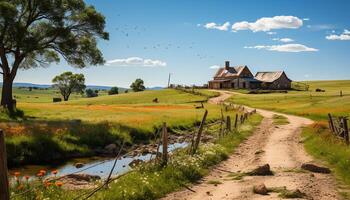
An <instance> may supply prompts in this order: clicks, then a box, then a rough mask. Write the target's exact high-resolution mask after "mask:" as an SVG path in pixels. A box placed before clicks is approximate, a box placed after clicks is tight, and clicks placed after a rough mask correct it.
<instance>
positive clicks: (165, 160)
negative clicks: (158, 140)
mask: <svg viewBox="0 0 350 200" xmlns="http://www.w3.org/2000/svg"><path fill="white" fill-rule="evenodd" d="M162 135H163V154H162V157H163V161H162V165H166V164H167V163H168V130H167V127H166V123H165V122H163V134H162Z"/></svg>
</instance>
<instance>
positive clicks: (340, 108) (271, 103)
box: [230, 80, 350, 120]
mask: <svg viewBox="0 0 350 200" xmlns="http://www.w3.org/2000/svg"><path fill="white" fill-rule="evenodd" d="M305 83H306V84H309V85H310V90H309V91H290V92H288V93H287V94H284V93H272V94H242V93H237V94H236V95H234V96H233V97H232V98H231V99H230V100H231V101H232V102H234V103H237V104H244V105H248V106H252V107H256V108H263V109H268V110H275V111H279V112H284V113H289V114H295V115H299V116H305V117H308V118H311V119H313V120H326V119H327V113H332V114H334V115H349V113H350V81H349V80H346V81H309V82H305ZM316 88H320V89H323V90H325V92H315V90H316ZM340 90H342V93H343V96H342V97H340V95H339V94H340Z"/></svg>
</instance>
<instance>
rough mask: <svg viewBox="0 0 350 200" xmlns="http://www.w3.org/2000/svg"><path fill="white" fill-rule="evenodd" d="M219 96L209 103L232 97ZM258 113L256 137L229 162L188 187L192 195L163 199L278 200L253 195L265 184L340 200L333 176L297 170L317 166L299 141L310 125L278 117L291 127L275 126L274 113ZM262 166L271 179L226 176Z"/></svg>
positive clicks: (306, 121)
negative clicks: (268, 168)
mask: <svg viewBox="0 0 350 200" xmlns="http://www.w3.org/2000/svg"><path fill="white" fill-rule="evenodd" d="M220 94H221V95H220V96H219V97H216V98H212V99H210V101H209V102H211V103H220V102H222V101H224V100H226V99H227V98H229V97H230V96H231V95H233V93H231V92H223V91H220ZM257 112H258V113H259V114H261V115H262V116H263V117H264V119H263V121H262V123H261V124H260V125H259V127H258V128H257V129H256V131H255V133H254V134H253V135H252V136H250V137H249V138H248V139H247V140H246V141H244V142H243V143H242V144H241V145H240V146H239V147H238V148H237V149H236V151H235V153H234V154H232V155H231V156H230V157H229V159H228V160H226V161H224V162H222V163H221V164H220V165H218V166H216V167H215V168H214V169H213V170H212V171H211V172H210V174H209V175H208V176H206V177H205V178H203V180H201V182H200V183H199V184H197V185H194V186H193V187H191V189H192V190H194V191H195V192H191V191H189V190H182V191H178V192H175V193H172V194H169V195H168V196H167V197H165V198H164V199H165V200H168V199H169V200H170V199H172V200H176V199H178V200H183V199H188V200H217V199H281V198H280V197H278V193H270V194H269V195H259V194H254V193H253V185H256V184H260V183H264V184H265V185H266V187H268V188H270V187H282V186H286V187H287V189H288V190H295V189H299V190H300V191H301V192H303V193H305V194H306V196H305V197H304V198H302V199H315V200H332V199H341V198H340V196H339V195H338V194H337V190H336V182H335V179H334V178H333V176H332V175H330V174H319V173H312V172H306V171H301V170H300V166H301V164H302V163H305V162H310V161H312V162H316V161H314V160H313V159H312V157H310V156H309V155H307V154H306V152H305V151H304V148H303V144H302V141H301V138H300V133H301V127H302V126H305V125H308V124H311V123H312V121H311V120H309V119H306V118H301V117H296V116H291V115H284V114H279V113H278V114H279V115H283V116H285V117H287V118H288V120H289V122H290V123H289V124H287V125H277V126H276V125H274V124H273V121H272V116H273V115H274V114H276V113H275V112H270V111H266V110H260V109H258V110H257ZM316 163H317V162H316ZM263 164H269V165H270V166H271V170H272V171H273V172H274V175H273V176H245V177H244V178H243V179H242V180H233V179H232V178H231V177H229V174H230V173H229V172H247V171H250V170H252V169H254V168H256V167H257V166H260V165H263ZM317 164H318V165H320V163H317ZM208 181H219V182H221V184H217V185H213V184H209V183H208Z"/></svg>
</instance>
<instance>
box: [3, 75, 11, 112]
mask: <svg viewBox="0 0 350 200" xmlns="http://www.w3.org/2000/svg"><path fill="white" fill-rule="evenodd" d="M12 84H13V80H12V78H10V77H9V76H6V75H5V74H4V75H3V84H2V96H1V105H2V106H3V107H4V108H6V109H8V111H9V112H10V113H11V112H14V106H13V98H12Z"/></svg>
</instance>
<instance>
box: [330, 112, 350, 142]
mask: <svg viewBox="0 0 350 200" xmlns="http://www.w3.org/2000/svg"><path fill="white" fill-rule="evenodd" d="M328 124H329V129H330V130H331V132H332V133H333V134H334V135H335V136H337V137H339V138H341V139H342V140H344V141H345V143H346V144H347V145H349V142H350V141H349V128H348V118H347V117H343V116H341V117H334V116H332V115H331V114H330V113H328Z"/></svg>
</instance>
